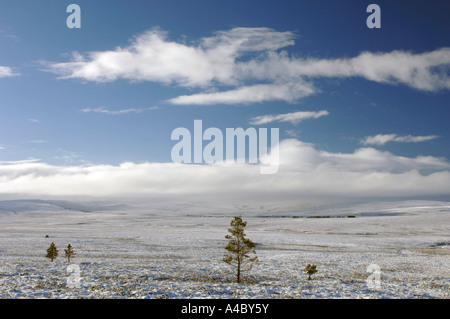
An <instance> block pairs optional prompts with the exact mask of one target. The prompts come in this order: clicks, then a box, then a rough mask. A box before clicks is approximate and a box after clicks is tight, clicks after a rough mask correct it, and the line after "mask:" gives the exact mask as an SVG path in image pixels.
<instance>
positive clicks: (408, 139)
mask: <svg viewBox="0 0 450 319" xmlns="http://www.w3.org/2000/svg"><path fill="white" fill-rule="evenodd" d="M438 137H439V136H437V135H425V136H412V135H406V136H398V135H397V134H377V135H374V136H367V137H365V138H364V139H362V140H361V143H362V144H365V145H384V144H386V143H388V142H402V143H419V142H425V141H430V140H434V139H436V138H438Z"/></svg>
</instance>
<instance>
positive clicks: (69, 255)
mask: <svg viewBox="0 0 450 319" xmlns="http://www.w3.org/2000/svg"><path fill="white" fill-rule="evenodd" d="M64 252H65V253H66V258H67V262H69V263H70V258H72V257H73V256H75V255H76V254H75V252H74V251H73V249H72V245H70V244H69V245H67V248H66V249H64Z"/></svg>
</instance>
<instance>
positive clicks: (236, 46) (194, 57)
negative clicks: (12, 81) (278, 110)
mask: <svg viewBox="0 0 450 319" xmlns="http://www.w3.org/2000/svg"><path fill="white" fill-rule="evenodd" d="M294 39H295V35H294V34H293V33H292V32H278V31H275V30H273V29H270V28H234V29H231V30H228V31H219V32H216V33H214V34H213V35H212V36H210V37H205V38H202V39H200V40H199V41H197V42H195V43H185V42H176V41H173V40H169V39H168V35H167V33H166V32H164V31H161V30H159V29H153V30H149V31H147V32H145V33H143V34H141V35H138V36H136V37H135V38H134V39H133V40H132V41H131V43H130V44H129V45H128V46H126V47H117V48H115V49H113V50H109V51H94V52H89V53H86V54H84V55H82V54H79V53H75V54H74V57H73V59H72V61H70V62H61V63H48V64H47V69H48V70H49V71H51V72H54V73H56V74H58V75H60V76H61V78H65V79H68V78H73V79H83V80H88V81H94V82H110V81H115V80H118V79H127V80H130V81H151V82H158V83H163V84H175V85H178V86H181V87H189V88H200V89H203V90H204V91H203V92H200V93H194V94H192V95H183V96H179V97H175V98H172V99H169V102H170V103H173V104H198V105H204V104H216V103H224V104H238V103H255V102H263V101H268V100H282V101H288V102H292V101H295V100H298V99H300V98H302V97H305V96H307V95H310V94H313V93H315V92H316V91H317V89H315V88H314V86H313V84H312V83H311V82H309V81H312V80H314V79H315V78H321V77H339V78H346V77H361V78H364V79H367V80H370V81H375V82H379V83H387V84H403V85H406V86H409V87H411V88H414V89H417V90H424V91H437V90H442V89H450V79H449V76H448V71H447V70H448V66H449V65H450V48H442V49H438V50H435V51H430V52H424V53H412V52H406V51H392V52H387V53H372V52H363V53H361V54H359V55H358V56H356V57H351V58H335V59H318V58H306V59H304V58H299V57H292V56H289V55H288V54H287V53H286V52H285V51H280V49H283V48H286V47H288V46H291V45H293V44H294ZM258 82H259V83H258ZM230 86H231V87H232V88H231V89H230V88H229V87H230ZM224 87H226V88H227V89H226V91H220V89H222V88H224ZM211 88H213V89H215V90H216V91H215V92H213V93H210V92H209V91H210V89H211Z"/></svg>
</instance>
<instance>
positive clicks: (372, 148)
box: [0, 0, 450, 198]
mask: <svg viewBox="0 0 450 319" xmlns="http://www.w3.org/2000/svg"><path fill="white" fill-rule="evenodd" d="M71 3H76V4H78V5H79V6H80V7H81V25H82V27H81V29H69V28H68V27H67V26H66V19H67V17H68V16H69V13H66V8H67V6H68V5H69V4H71ZM371 3H377V4H379V5H380V8H381V26H382V27H381V29H369V28H367V26H366V18H367V16H368V15H369V13H366V8H367V6H368V5H369V4H371ZM449 9H450V5H449V4H448V3H446V2H445V1H395V2H393V1H374V0H372V1H343V0H340V1H281V2H280V1H206V0H205V1H167V0H166V1H118V0H112V1H111V0H110V1H100V0H98V1H83V0H78V1H21V0H17V1H3V2H2V3H1V4H0V48H1V50H0V96H1V99H0V115H1V116H0V163H1V169H2V170H1V172H0V174H3V180H4V181H5V183H6V184H4V187H3V188H2V189H0V193H2V194H3V195H5V196H6V195H8V196H9V195H15V194H17V196H22V195H26V194H31V195H33V196H34V195H36V196H37V195H39V196H47V195H48V196H64V195H84V193H83V192H77V191H76V190H82V189H85V188H86V187H85V186H86V183H90V182H92V180H93V179H94V180H95V183H97V182H98V184H95V183H94V184H95V185H103V184H102V183H108V181H110V179H112V180H114V178H118V180H117V181H122V180H123V179H125V181H126V183H125V184H127V183H130V185H132V186H130V188H129V189H125V190H124V189H122V188H117V190H111V192H109V193H105V194H109V195H111V194H116V193H120V194H122V193H130V194H131V193H134V192H135V191H136V189H135V187H137V186H136V185H140V186H142V185H144V187H143V188H144V189H148V192H149V193H151V192H152V191H151V190H154V188H155V187H156V186H155V185H154V184H155V183H156V179H151V176H154V175H158V176H159V174H161V176H160V177H158V178H159V179H158V181H161V179H163V180H164V181H165V182H167V184H162V185H166V186H167V188H169V189H172V187H173V184H176V185H178V184H179V183H180V181H179V180H172V179H170V178H168V177H167V176H168V175H167V174H166V169H167V170H170V169H172V168H171V167H170V165H171V164H173V163H172V160H171V157H170V154H171V149H172V147H173V146H174V144H175V142H174V141H172V140H171V139H170V136H171V132H172V131H173V130H174V129H175V128H177V127H186V128H188V129H193V121H194V120H195V119H201V120H202V121H203V126H204V128H206V127H217V128H220V129H222V130H225V128H227V127H232V128H236V127H243V128H247V127H250V126H255V127H267V128H270V127H277V128H279V129H280V140H281V141H285V142H286V143H282V145H283V150H284V151H283V150H282V149H280V156H281V155H284V154H286V155H284V156H285V159H283V158H280V161H282V162H283V160H285V161H286V162H287V163H295V165H294V168H292V169H294V170H295V172H296V173H295V174H293V175H292V177H289V176H290V175H288V174H287V173H286V172H287V171H289V170H290V169H291V168H289V170H288V169H286V170H284V171H283V170H281V175H282V174H286V175H282V176H283V178H285V179H281V176H280V175H279V176H278V178H280V179H281V181H280V183H282V184H283V187H281V188H280V189H279V190H278V193H279V196H278V197H277V198H284V195H286V196H291V197H292V198H296V196H297V195H296V194H298V193H299V192H302V193H306V194H312V195H314V196H315V195H318V196H319V195H323V196H340V194H341V193H340V191H339V192H338V191H337V188H340V186H338V185H335V187H336V189H333V188H330V189H329V190H327V191H325V192H324V193H323V194H322V193H321V189H323V188H322V187H321V185H320V184H317V185H316V188H314V187H313V188H311V189H310V190H309V189H308V187H306V186H305V185H297V184H295V183H294V184H295V185H294V186H293V187H292V189H290V188H287V189H286V187H285V185H287V184H289V182H290V181H297V180H298V179H303V178H306V177H305V176H303V175H301V174H303V173H304V172H305V170H306V167H307V168H308V169H309V168H311V167H312V168H311V170H310V171H307V173H308V177H307V178H311V179H312V180H314V181H316V180H319V179H316V178H315V177H317V176H319V175H320V177H321V178H323V179H324V183H326V180H327V177H326V176H328V178H329V179H333V178H336V175H334V174H337V173H339V174H344V175H339V176H341V177H340V178H343V179H346V178H347V177H348V178H349V180H348V185H347V184H346V186H345V187H343V189H344V190H346V191H347V192H348V193H351V192H352V190H354V189H360V187H358V186H357V184H358V183H360V182H361V181H369V180H370V178H371V177H373V174H382V177H380V176H378V179H377V180H379V178H381V179H383V178H385V180H383V182H380V184H379V185H378V184H376V183H375V184H374V185H377V186H374V188H373V189H372V188H369V189H367V191H366V192H362V194H361V196H368V194H371V192H372V193H373V194H375V195H376V196H385V195H389V194H395V195H398V196H416V197H417V196H419V197H420V196H442V195H448V190H447V191H446V190H444V189H443V188H445V187H447V186H448V183H449V181H448V174H449V169H450V166H449V162H448V159H449V158H450V148H449V147H448V145H449V141H450V140H449V139H450V136H449V124H450V122H449V116H450V110H449V102H450V92H449V89H450V79H449V72H450V71H449V70H450V69H449V68H450V49H449V47H450V45H449V35H450V22H449V21H448V12H449ZM263 93H264V94H263ZM321 111H322V112H324V111H326V115H322V116H319V117H316V118H314V117H313V116H312V115H311V114H318V112H321ZM300 112H309V113H308V114H310V115H311V116H309V115H308V114H306V113H300ZM321 114H324V113H321ZM265 116H272V117H265ZM299 117H300V118H301V119H302V120H298V118H299ZM257 118H259V119H261V118H264V119H265V120H266V122H262V124H257V125H256V124H254V123H256V122H255V121H256V119H257ZM281 118H284V121H280V119H281ZM269 119H271V120H269ZM277 119H278V120H277ZM295 119H297V121H296V120H295ZM252 123H253V124H252ZM296 156H297V157H296ZM123 163H129V164H130V165H131V166H132V167H133V168H129V167H128V168H126V167H125V168H124V167H123ZM150 164H154V166H151V165H150ZM121 165H122V166H121ZM146 165H150V168H148V167H147V166H146ZM155 165H165V166H164V167H165V168H164V169H161V170H158V169H157V167H156V166H155ZM168 165H169V166H168ZM289 165H291V164H289ZM360 165H361V169H355V168H358V167H360ZM105 167H108V168H109V169H111V170H113V171H114V172H116V171H119V172H116V173H117V174H119V175H120V177H118V176H116V175H114V174H115V173H111V172H109V173H108V174H107V176H112V177H109V178H110V179H109V178H103V177H101V176H103V175H101V176H100V175H99V176H96V177H95V178H94V177H92V176H91V175H89V174H88V173H86V171H83V170H88V171H89V172H99V171H101V169H103V168H105ZM282 167H283V166H282ZM289 167H290V166H289ZM323 167H332V169H331V171H326V172H328V173H329V175H327V174H325V173H324V172H323V171H320V169H323ZM135 168H138V169H139V170H140V169H143V170H144V172H147V173H142V174H144V175H146V176H149V177H148V178H149V179H145V180H139V181H137V180H134V179H133V177H132V176H135V175H136V174H137V173H136V171H135V170H134V169H135ZM68 169H69V170H72V171H73V172H76V173H74V174H75V175H76V176H77V178H76V179H75V180H71V179H70V178H68V179H67V181H65V183H67V185H76V186H73V188H74V189H76V190H74V191H73V192H68V193H67V194H65V193H63V192H62V193H61V192H58V191H56V189H61V185H60V184H58V181H59V179H58V178H57V177H58V176H60V174H63V173H62V172H67V170H68ZM147 169H148V171H147ZM190 169H194V170H195V169H197V168H192V167H188V168H183V169H182V171H183V172H182V173H180V175H179V176H181V180H189V179H190V178H191V176H192V175H191V174H193V176H198V173H193V172H192V171H189V172H186V176H184V175H183V174H184V172H185V170H190ZM204 169H212V167H209V168H204ZM249 169H250V170H251V167H250V168H249ZM155 171H156V172H155ZM319 171H320V174H319ZM283 172H285V173H283ZM432 173H433V175H430V174H432ZM52 174H54V175H52ZM79 174H81V175H79ZM105 174H106V173H105ZM233 174H236V179H235V180H224V181H222V182H223V183H229V184H230V185H233V183H238V184H240V182H238V181H240V180H241V178H244V177H243V176H241V175H240V173H237V171H233ZM296 174H300V175H298V176H297V175H296ZM315 174H319V175H315ZM355 174H361V175H358V176H357V177H355ZM383 174H384V175H383ZM386 174H387V175H386ZM402 174H403V175H402ZM404 174H411V175H404ZM417 174H418V175H417ZM69 175H70V174H69ZM204 175H205V176H206V177H205V179H208V181H207V182H205V181H203V180H202V181H198V189H199V190H198V192H193V193H195V194H197V195H198V196H200V195H199V194H201V192H202V191H201V190H202V189H205V188H206V189H208V188H210V187H209V186H206V185H210V184H209V183H211V182H210V181H209V180H210V179H214V178H216V179H217V178H218V176H219V180H220V177H221V176H223V175H229V173H228V172H222V171H220V170H219V171H214V172H208V173H205V174H204ZM48 176H50V177H51V178H54V179H51V178H50V179H46V177H47V178H48ZM70 176H72V175H70ZM80 176H85V177H86V179H82V178H79V177H80ZM124 176H125V177H124ZM202 176H203V175H202ZM245 176H246V173H245ZM19 177H21V178H22V179H21V178H19ZM0 178H1V176H0ZM166 178H167V179H168V180H166ZM261 178H262V177H260V176H258V177H255V178H254V179H251V178H250V179H249V181H248V188H249V189H251V193H252V194H253V195H254V196H255V198H259V197H261V196H262V195H261V193H259V191H260V189H259V188H257V187H256V186H255V188H254V185H253V184H252V182H251V181H252V180H259V179H261ZM268 178H269V177H268ZM271 178H274V177H271ZM307 178H306V179H307ZM391 178H392V179H391ZM397 178H400V179H397ZM97 179H99V180H97ZM405 179H406V182H405ZM422 179H427V182H429V183H431V184H432V185H434V186H433V187H432V189H431V190H430V189H426V186H427V185H428V184H427V183H424V182H423V181H422ZM21 180H25V181H27V182H28V183H29V182H30V181H33V182H32V183H29V185H31V186H27V187H24V186H23V184H21V182H20V181H21ZM400 180H401V181H403V182H405V183H406V184H404V185H406V186H404V187H403V188H402V187H401V186H398V185H396V186H395V187H394V188H395V190H392V189H391V188H390V187H393V186H392V183H395V184H397V183H400V182H399V181H400ZM39 181H44V184H45V185H48V189H47V190H45V189H46V188H45V187H44V188H43V189H44V190H42V192H37V191H36V190H35V188H39V186H37V185H41V184H39V183H38V182H39ZM264 183H268V185H272V183H273V180H270V181H269V180H267V181H263V184H264ZM383 183H385V184H383ZM416 183H418V184H421V185H423V186H422V187H416ZM369 184H370V182H369ZM33 185H34V186H33ZM246 185H247V184H246ZM408 185H414V187H411V189H409V188H408V187H409V186H408ZM166 186H161V187H166ZM347 186H348V188H346V187H347ZM32 187H35V188H32ZM100 187H101V186H100ZM69 188H70V186H69ZM175 188H176V189H177V191H175V194H178V191H179V192H180V193H182V194H187V193H189V192H187V193H186V192H185V191H184V190H182V189H181V190H179V188H178V187H175ZM230 188H232V186H230ZM325 188H326V187H325ZM237 189H238V187H237ZM383 189H384V190H386V191H383ZM447 189H449V188H448V187H447ZM156 193H164V192H160V190H158V191H157V192H156ZM216 193H219V191H217V192H216ZM143 194H147V193H145V192H144V193H143ZM164 194H166V193H164ZM189 194H190V193H189ZM233 194H234V193H233V192H230V193H229V196H230V198H232V196H234V195H233ZM288 194H290V195H288ZM31 195H30V196H31ZM186 196H188V195H186ZM189 196H190V195H189ZM349 196H350V195H349Z"/></svg>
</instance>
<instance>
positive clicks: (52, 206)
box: [0, 199, 131, 214]
mask: <svg viewBox="0 0 450 319" xmlns="http://www.w3.org/2000/svg"><path fill="white" fill-rule="evenodd" d="M128 209H131V206H128V205H123V204H104V203H96V202H94V203H77V202H70V201H64V200H40V199H25V200H4V201H0V214H1V213H15V214H17V213H23V212H40V211H42V212H44V211H45V212H57V211H61V210H72V211H81V212H94V211H111V210H128Z"/></svg>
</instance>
